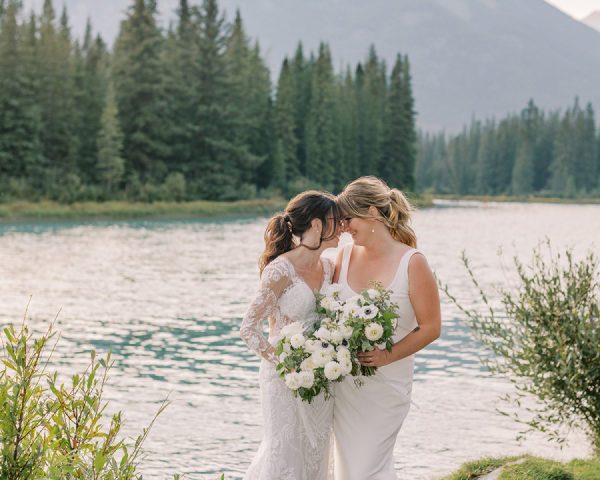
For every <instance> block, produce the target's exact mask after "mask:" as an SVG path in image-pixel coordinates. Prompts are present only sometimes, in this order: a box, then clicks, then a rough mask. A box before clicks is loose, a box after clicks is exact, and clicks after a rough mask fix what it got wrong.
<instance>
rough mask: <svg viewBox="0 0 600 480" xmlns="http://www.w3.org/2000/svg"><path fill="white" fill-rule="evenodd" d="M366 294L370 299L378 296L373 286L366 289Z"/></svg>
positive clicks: (375, 298)
mask: <svg viewBox="0 0 600 480" xmlns="http://www.w3.org/2000/svg"><path fill="white" fill-rule="evenodd" d="M367 295H368V296H369V298H370V299H371V300H377V299H378V298H379V292H378V291H377V290H375V289H374V288H369V289H368V290H367Z"/></svg>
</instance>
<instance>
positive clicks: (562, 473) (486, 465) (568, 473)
mask: <svg viewBox="0 0 600 480" xmlns="http://www.w3.org/2000/svg"><path fill="white" fill-rule="evenodd" d="M517 461H520V462H521V463H515V462H517ZM499 467H503V469H502V473H501V474H500V477H499V478H498V480H598V479H600V458H595V459H588V460H573V461H571V462H568V463H560V462H555V461H552V460H546V459H543V458H538V457H531V456H525V457H502V458H484V459H481V460H477V461H474V462H468V463H465V464H464V465H462V466H461V468H460V469H459V470H458V471H457V472H455V473H453V474H452V475H449V476H447V477H444V478H443V479H442V480H475V479H477V478H479V477H481V476H482V475H486V474H488V473H490V472H492V471H494V470H496V469H497V468H499Z"/></svg>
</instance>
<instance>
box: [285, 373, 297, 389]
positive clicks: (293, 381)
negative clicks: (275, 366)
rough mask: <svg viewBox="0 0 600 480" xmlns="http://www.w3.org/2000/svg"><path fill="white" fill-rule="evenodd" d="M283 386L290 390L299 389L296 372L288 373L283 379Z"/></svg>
mask: <svg viewBox="0 0 600 480" xmlns="http://www.w3.org/2000/svg"><path fill="white" fill-rule="evenodd" d="M284 378H285V384H286V385H287V387H288V388H290V389H292V390H298V389H299V388H300V378H299V377H298V374H297V373H296V372H292V373H288V374H287V375H286V376H285V377H284Z"/></svg>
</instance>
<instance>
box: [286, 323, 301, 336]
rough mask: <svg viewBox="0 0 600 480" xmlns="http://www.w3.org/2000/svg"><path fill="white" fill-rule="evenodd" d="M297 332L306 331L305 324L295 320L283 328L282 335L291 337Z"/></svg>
mask: <svg viewBox="0 0 600 480" xmlns="http://www.w3.org/2000/svg"><path fill="white" fill-rule="evenodd" d="M297 333H304V326H303V325H302V324H301V323H300V322H293V323H290V324H289V325H286V326H285V327H283V328H282V329H281V332H280V334H281V336H283V337H286V338H291V337H292V336H293V335H296V334H297Z"/></svg>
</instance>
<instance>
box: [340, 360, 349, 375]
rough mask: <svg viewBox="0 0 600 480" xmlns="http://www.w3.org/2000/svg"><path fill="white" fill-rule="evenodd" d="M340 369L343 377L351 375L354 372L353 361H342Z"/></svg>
mask: <svg viewBox="0 0 600 480" xmlns="http://www.w3.org/2000/svg"><path fill="white" fill-rule="evenodd" d="M340 367H341V369H342V375H350V372H351V371H352V360H350V359H348V360H346V359H344V360H340Z"/></svg>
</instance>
